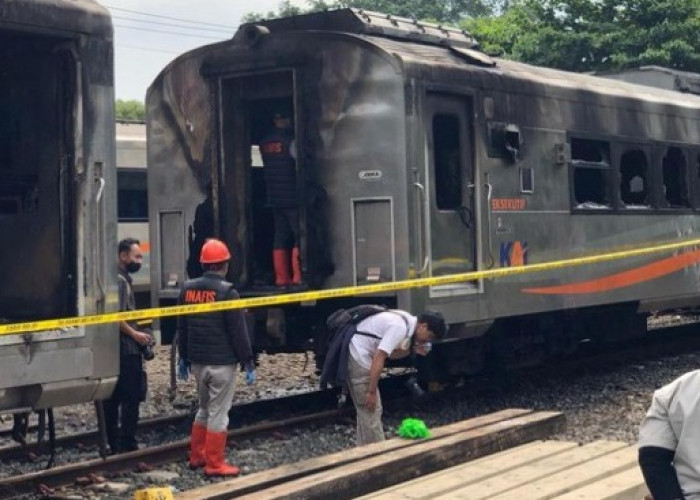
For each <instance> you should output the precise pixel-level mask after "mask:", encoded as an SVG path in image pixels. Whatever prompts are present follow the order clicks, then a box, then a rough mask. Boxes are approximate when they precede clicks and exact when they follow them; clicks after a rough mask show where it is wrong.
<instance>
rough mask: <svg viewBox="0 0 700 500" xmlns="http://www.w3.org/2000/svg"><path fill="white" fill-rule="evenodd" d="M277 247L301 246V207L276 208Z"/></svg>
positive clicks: (273, 212) (274, 216)
mask: <svg viewBox="0 0 700 500" xmlns="http://www.w3.org/2000/svg"><path fill="white" fill-rule="evenodd" d="M272 215H273V218H274V223H275V243H274V246H275V249H283V248H292V247H298V246H299V209H297V208H274V209H273V211H272Z"/></svg>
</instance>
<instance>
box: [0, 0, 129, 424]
mask: <svg viewBox="0 0 700 500" xmlns="http://www.w3.org/2000/svg"><path fill="white" fill-rule="evenodd" d="M112 61H113V38H112V25H111V20H110V17H109V14H108V12H107V10H106V9H104V8H102V7H101V6H99V5H98V4H97V3H96V2H94V1H91V0H4V1H3V2H2V5H0V66H2V68H3V71H2V72H0V87H1V88H2V92H1V93H0V109H2V110H4V113H3V116H4V119H3V120H2V123H0V179H1V181H0V232H2V235H3V241H4V244H3V250H2V252H0V272H2V276H3V286H2V287H1V288H0V317H1V318H2V321H3V322H10V323H14V322H21V321H31V320H41V319H51V318H60V317H71V316H77V315H88V314H98V313H101V312H105V311H113V310H116V308H117V285H116V268H115V259H116V257H114V258H111V257H110V256H113V255H115V253H116V232H117V231H116V230H117V227H116V174H115V171H114V154H115V153H114V133H115V131H114V83H113V69H112V67H113V64H112ZM118 341H119V340H118V336H117V330H116V328H115V327H114V325H105V326H98V327H89V328H83V327H75V328H66V329H61V330H55V331H41V332H36V333H30V334H25V335H10V336H2V337H0V356H1V357H2V363H0V411H28V410H31V409H35V410H36V409H44V408H50V407H54V406H62V405H69V404H74V403H81V402H86V401H92V400H96V399H104V398H106V397H108V396H109V395H110V393H111V392H112V390H113V388H114V385H115V384H116V379H117V375H118V371H119V344H118Z"/></svg>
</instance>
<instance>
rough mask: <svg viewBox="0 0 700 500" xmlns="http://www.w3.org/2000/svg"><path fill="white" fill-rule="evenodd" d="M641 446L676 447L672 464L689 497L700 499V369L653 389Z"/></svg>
mask: <svg viewBox="0 0 700 500" xmlns="http://www.w3.org/2000/svg"><path fill="white" fill-rule="evenodd" d="M639 446H640V447H643V446H657V447H659V448H666V449H667V450H675V452H676V454H675V456H674V457H673V465H674V467H675V469H676V475H677V476H678V482H679V483H680V485H681V489H682V490H683V494H684V496H685V498H686V499H687V500H700V370H695V371H692V372H688V373H686V374H684V375H682V376H681V377H679V378H677V379H676V380H674V381H673V382H671V383H670V384H668V385H665V386H664V387H662V388H661V389H659V390H657V391H656V392H654V398H653V400H652V402H651V406H650V407H649V411H648V412H647V414H646V416H645V417H644V420H643V421H642V425H641V427H640V429H639Z"/></svg>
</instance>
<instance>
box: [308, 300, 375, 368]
mask: <svg viewBox="0 0 700 500" xmlns="http://www.w3.org/2000/svg"><path fill="white" fill-rule="evenodd" d="M387 310H388V309H387V308H386V307H384V306H378V305H376V304H361V305H359V306H355V307H351V308H350V309H338V310H336V311H334V312H332V313H331V314H330V315H329V316H328V318H326V331H325V335H323V336H322V338H321V339H320V340H319V343H318V345H317V347H316V357H317V358H320V360H321V361H322V360H323V359H324V358H325V357H326V354H327V353H328V347H329V346H330V345H331V344H332V343H333V339H334V338H335V336H336V335H337V334H338V332H339V331H340V330H341V328H342V327H343V326H345V325H356V324H358V323H359V322H361V321H362V320H363V319H366V318H369V317H370V316H374V315H375V314H379V313H380V312H385V311H387ZM358 333H361V332H358ZM364 335H368V334H366V333H365V334H364ZM369 335H370V336H372V337H376V335H371V334H369Z"/></svg>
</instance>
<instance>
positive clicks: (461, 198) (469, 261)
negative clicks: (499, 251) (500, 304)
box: [418, 94, 477, 298]
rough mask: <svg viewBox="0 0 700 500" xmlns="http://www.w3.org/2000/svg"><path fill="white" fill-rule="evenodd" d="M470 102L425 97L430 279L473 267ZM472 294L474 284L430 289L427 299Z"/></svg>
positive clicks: (449, 97) (426, 262)
mask: <svg viewBox="0 0 700 500" xmlns="http://www.w3.org/2000/svg"><path fill="white" fill-rule="evenodd" d="M471 117H472V99H471V98H469V97H463V96H459V97H458V96H452V95H442V94H429V95H428V97H427V107H426V113H425V120H426V122H425V127H424V130H425V135H426V137H425V140H426V149H425V151H426V158H425V166H426V171H425V185H424V186H418V187H419V188H420V189H421V190H422V192H423V193H424V195H425V205H426V206H425V207H424V210H425V212H426V220H427V228H426V231H425V234H424V235H423V238H425V239H426V241H424V248H425V249H427V253H426V254H425V255H424V263H423V265H424V267H425V268H426V269H425V271H424V275H425V273H427V274H428V275H429V276H444V275H449V274H455V273H465V272H469V271H474V270H475V269H476V264H475V262H476V255H475V247H476V245H475V225H476V224H475V218H474V196H473V194H474V190H473V188H474V165H473V161H474V160H473V158H474V155H473V145H472V124H471ZM476 291H477V286H476V284H475V282H467V283H455V284H448V285H439V286H433V287H430V290H429V294H430V298H438V297H451V296H456V295H464V294H469V293H474V292H476Z"/></svg>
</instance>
